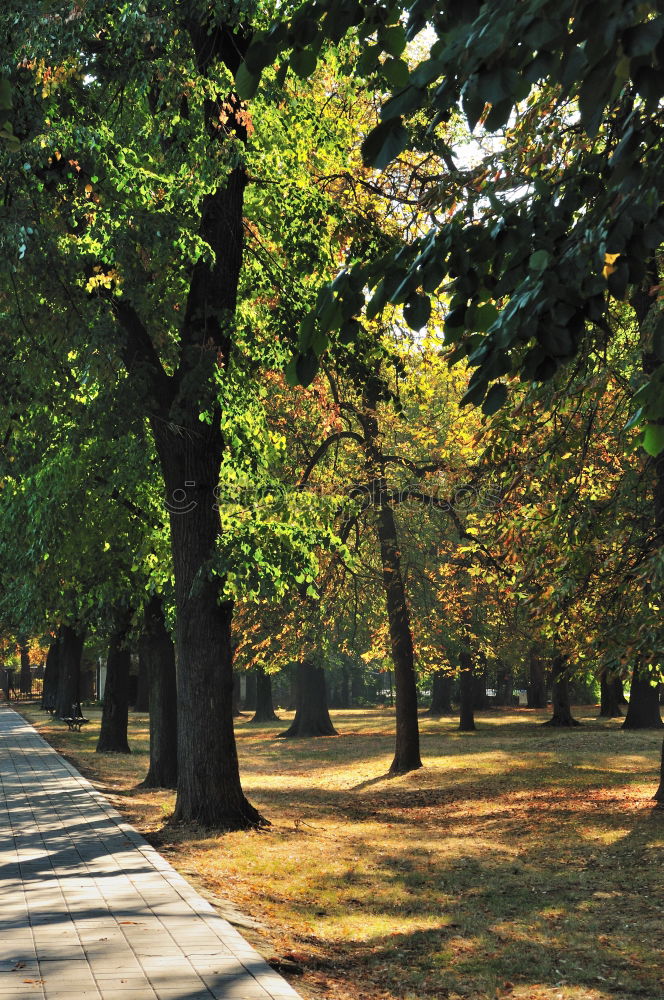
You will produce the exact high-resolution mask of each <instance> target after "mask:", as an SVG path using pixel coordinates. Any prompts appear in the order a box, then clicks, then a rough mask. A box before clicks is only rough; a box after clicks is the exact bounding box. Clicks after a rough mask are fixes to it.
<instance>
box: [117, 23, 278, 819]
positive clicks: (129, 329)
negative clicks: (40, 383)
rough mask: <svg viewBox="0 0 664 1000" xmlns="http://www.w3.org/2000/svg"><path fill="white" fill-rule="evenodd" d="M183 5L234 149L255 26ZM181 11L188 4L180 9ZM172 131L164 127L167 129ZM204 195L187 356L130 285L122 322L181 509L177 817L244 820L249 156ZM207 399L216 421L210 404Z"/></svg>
mask: <svg viewBox="0 0 664 1000" xmlns="http://www.w3.org/2000/svg"><path fill="white" fill-rule="evenodd" d="M189 7H190V5H188V6H187V10H186V11H184V10H183V12H182V14H181V20H180V22H179V29H180V32H179V35H178V40H179V41H180V42H181V44H182V45H183V46H186V47H187V49H188V51H187V52H185V53H184V54H183V55H184V58H186V59H191V60H192V62H193V64H194V65H195V66H196V68H197V70H198V73H199V74H200V75H201V76H203V77H207V79H208V81H209V88H208V90H207V96H206V98H205V99H204V101H203V102H202V104H201V105H199V106H197V107H196V108H194V107H193V106H192V107H190V109H189V112H190V114H192V115H195V114H199V113H200V114H202V116H203V122H202V124H203V127H204V128H205V129H206V130H207V134H208V139H209V143H210V149H211V151H212V149H213V148H214V147H215V146H217V145H218V146H219V147H220V152H219V155H221V156H224V157H225V156H226V155H227V149H228V140H229V137H230V138H232V139H233V141H236V142H237V143H238V144H239V145H240V146H241V145H242V144H243V143H246V140H247V124H248V115H247V112H246V109H245V108H244V107H243V106H242V105H241V103H240V102H239V100H238V99H237V97H236V96H235V95H234V94H229V93H227V92H226V90H225V89H223V87H222V89H218V87H217V84H216V81H218V80H219V79H223V78H224V77H225V74H221V75H220V74H219V64H220V63H221V64H223V65H224V66H225V67H226V69H227V70H228V71H229V72H230V74H231V76H234V74H235V73H236V72H237V70H238V68H239V66H240V64H241V62H242V59H243V57H244V53H245V52H246V50H247V47H248V45H249V42H250V36H249V34H248V33H247V32H246V31H245V29H244V28H243V27H242V26H236V25H234V24H233V23H224V22H223V20H222V19H221V18H219V20H218V21H215V22H214V25H213V24H212V22H211V20H210V19H209V17H208V15H207V14H204V13H200V12H196V11H194V10H193V8H192V9H191V10H190V9H189ZM177 16H178V17H180V15H179V14H178V15H177ZM169 139H170V137H168V136H165V137H164V141H169ZM234 162H235V164H236V165H235V166H232V168H231V169H230V170H229V172H228V173H226V174H225V175H224V176H223V178H222V180H221V181H220V183H219V186H218V187H217V188H216V189H214V190H211V191H210V192H209V193H208V194H207V195H206V196H205V197H204V198H203V199H202V202H201V209H200V225H199V233H200V236H201V239H202V240H203V241H204V243H206V244H207V245H208V246H209V247H210V249H211V253H210V254H207V253H205V254H200V255H199V257H198V259H197V261H196V263H195V264H194V265H193V267H192V268H191V272H190V278H189V287H188V289H187V291H186V294H185V295H183V306H182V310H181V313H180V334H179V344H178V357H177V363H176V365H175V366H174V370H173V374H170V373H169V372H167V371H166V369H165V368H164V366H163V364H162V362H161V358H160V355H159V351H158V349H157V347H156V346H155V342H154V341H153V340H152V338H151V335H150V329H149V327H148V326H147V325H146V320H145V319H144V317H143V316H142V315H141V314H140V313H139V311H138V310H137V308H136V307H135V306H134V305H133V303H132V302H131V299H130V296H129V295H128V294H127V295H125V296H122V297H121V298H120V299H114V301H113V304H112V305H113V310H114V314H115V317H116V319H117V321H118V323H119V324H120V325H121V326H122V328H123V333H124V338H125V343H126V347H125V348H124V363H125V367H126V369H127V371H128V373H129V375H130V377H131V378H132V380H133V381H134V385H135V388H139V389H140V390H141V391H142V394H143V395H144V397H145V400H146V405H145V414H146V416H148V417H149V420H150V426H151V429H152V433H153V437H154V441H155V446H156V449H157V454H158V456H159V463H160V467H161V473H162V477H163V482H164V488H165V493H166V502H167V505H168V509H169V514H170V526H171V549H172V555H173V573H174V578H175V606H176V620H177V626H176V658H177V690H178V788H177V799H176V806H175V812H174V821H175V822H193V823H198V824H200V825H201V826H205V827H215V828H218V829H245V828H248V827H255V826H260V825H264V823H265V821H264V820H263V819H262V817H261V816H260V814H259V813H258V812H257V810H256V809H254V808H253V806H251V805H250V803H249V802H248V801H247V800H246V798H245V796H244V794H243V792H242V787H241V784H240V774H239V767H238V759H237V748H236V745H235V736H234V732H233V711H232V692H233V675H232V656H231V619H232V612H233V607H232V603H231V602H229V601H222V600H221V599H220V593H221V581H220V579H219V578H218V577H216V576H213V574H212V572H211V569H212V565H213V563H214V560H215V557H216V553H217V538H218V536H219V533H220V530H221V524H220V519H219V511H218V505H217V498H216V496H215V489H216V487H217V485H218V482H219V468H220V464H221V459H222V455H223V453H224V449H225V442H224V439H223V435H222V433H221V413H220V409H219V405H218V403H217V402H216V399H217V380H218V379H219V378H220V377H223V373H224V372H225V370H226V367H227V364H228V360H229V357H230V354H231V349H232V337H231V334H232V329H233V322H234V313H235V308H236V303H237V293H238V285H239V279H240V271H241V267H242V252H243V235H244V213H243V199H244V190H245V187H246V183H247V176H246V170H245V167H244V165H243V163H242V158H241V156H239V155H238V156H237V157H236V158H234ZM203 411H206V412H207V413H209V415H210V422H209V424H206V423H203V422H201V420H200V419H199V415H200V414H201V413H202V412H203Z"/></svg>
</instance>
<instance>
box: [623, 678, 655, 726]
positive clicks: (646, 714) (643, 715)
mask: <svg viewBox="0 0 664 1000" xmlns="http://www.w3.org/2000/svg"><path fill="white" fill-rule="evenodd" d="M663 726H664V722H662V717H661V715H660V713H659V684H652V683H651V681H650V678H649V677H648V675H647V674H646V675H640V673H639V670H638V668H637V667H635V668H634V673H633V675H632V685H631V688H630V694H629V705H628V708H627V715H626V716H625V721H624V722H623V724H622V728H623V729H661V728H662V727H663Z"/></svg>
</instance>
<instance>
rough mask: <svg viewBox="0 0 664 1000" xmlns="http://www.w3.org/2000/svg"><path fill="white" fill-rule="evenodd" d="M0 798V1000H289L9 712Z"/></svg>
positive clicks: (1, 751)
mask: <svg viewBox="0 0 664 1000" xmlns="http://www.w3.org/2000/svg"><path fill="white" fill-rule="evenodd" d="M0 793H1V794H0V845H2V846H1V848H0V912H1V913H2V940H1V943H0V947H1V948H2V950H1V951H0V1000H22V998H23V997H37V998H38V1000H213V998H216V1000H293V998H295V1000H297V998H298V994H297V993H296V992H295V991H294V990H293V989H292V988H291V987H290V986H289V985H288V984H287V983H286V982H285V980H283V979H282V978H281V977H280V976H278V975H277V973H275V972H274V971H273V970H272V969H270V967H269V966H268V965H267V964H266V963H265V961H264V960H263V959H262V958H261V956H260V955H259V954H258V952H257V951H256V950H255V949H254V948H252V947H251V945H249V944H248V942H246V941H245V940H244V938H243V937H242V936H241V935H240V934H239V933H238V932H237V930H236V929H235V928H234V927H232V926H231V925H230V924H229V923H228V922H227V921H226V920H224V919H223V918H221V917H219V916H218V915H217V914H216V912H215V910H214V908H213V907H212V905H211V904H210V903H209V901H207V900H204V899H203V898H202V897H200V896H199V895H198V893H197V892H196V891H195V889H193V888H192V886H190V885H189V883H188V882H187V881H186V880H185V879H184V878H183V877H182V876H181V875H180V874H179V873H177V872H175V871H174V870H173V869H172V868H171V866H170V864H169V863H168V861H166V860H165V859H164V858H162V857H161V856H160V855H159V854H157V852H156V851H155V850H154V848H153V847H152V846H151V845H150V844H147V843H146V842H145V841H144V840H143V838H142V837H141V835H140V834H139V833H138V832H137V831H136V830H134V829H133V828H132V827H131V826H129V824H128V823H126V822H125V820H124V819H123V818H122V817H121V816H120V814H119V813H118V812H117V811H116V810H115V809H114V808H113V807H112V806H111V805H110V803H108V802H107V801H106V800H105V799H104V797H103V795H102V794H101V793H100V792H98V791H97V790H96V789H94V788H92V786H91V785H90V784H89V782H88V781H86V779H85V778H83V777H82V776H81V775H79V774H78V772H77V771H76V770H75V768H74V767H73V766H72V765H71V764H69V763H68V762H67V761H65V760H63V758H62V757H59V756H58V754H56V753H55V751H54V750H53V749H52V748H51V747H49V746H48V744H47V743H45V742H44V740H43V739H42V738H41V737H40V736H39V735H38V734H37V733H36V732H35V730H34V729H33V728H32V727H31V726H29V725H28V724H27V723H26V722H25V721H24V720H23V719H22V718H21V717H20V716H19V715H18V714H17V713H16V712H14V711H13V710H12V709H11V708H9V707H8V706H6V705H0ZM12 963H13V964H12Z"/></svg>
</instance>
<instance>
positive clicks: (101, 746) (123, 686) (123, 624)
mask: <svg viewBox="0 0 664 1000" xmlns="http://www.w3.org/2000/svg"><path fill="white" fill-rule="evenodd" d="M130 620H131V615H130V614H129V613H128V612H124V613H123V614H122V615H121V616H118V623H117V626H116V628H115V630H114V632H113V634H112V635H111V641H110V643H109V646H108V657H107V660H106V687H105V689H104V708H103V710H102V715H101V730H100V732H99V739H98V741H97V747H96V752H97V753H131V750H130V748H129V743H128V741H127V722H128V719H129V668H130V666H131V653H130V651H129V647H128V646H127V633H128V631H129V624H130Z"/></svg>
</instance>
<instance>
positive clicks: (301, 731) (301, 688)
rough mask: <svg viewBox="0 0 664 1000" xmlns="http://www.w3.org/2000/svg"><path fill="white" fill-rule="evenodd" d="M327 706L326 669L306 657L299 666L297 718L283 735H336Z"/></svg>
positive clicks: (289, 736) (290, 736)
mask: <svg viewBox="0 0 664 1000" xmlns="http://www.w3.org/2000/svg"><path fill="white" fill-rule="evenodd" d="M336 735H337V731H336V729H335V728H334V726H333V725H332V719H331V718H330V713H329V711H328V707H327V688H326V685H325V671H324V669H323V668H322V667H320V666H317V665H316V664H315V663H314V662H313V660H311V659H306V658H305V659H304V660H302V662H301V663H299V664H298V668H297V708H296V709H295V718H294V719H293V721H292V723H291V725H290V726H289V727H288V729H287V730H286V732H285V733H282V736H284V737H288V738H289V739H290V738H293V737H300V736H336Z"/></svg>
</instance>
